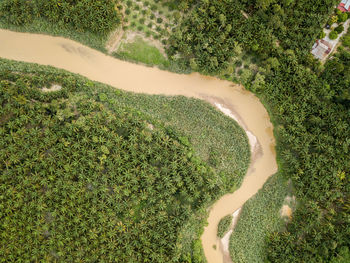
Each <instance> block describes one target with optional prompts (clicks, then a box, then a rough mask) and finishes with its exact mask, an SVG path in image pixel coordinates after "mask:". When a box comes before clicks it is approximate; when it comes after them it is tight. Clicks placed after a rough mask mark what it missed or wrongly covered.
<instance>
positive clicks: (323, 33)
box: [320, 31, 326, 39]
mask: <svg viewBox="0 0 350 263" xmlns="http://www.w3.org/2000/svg"><path fill="white" fill-rule="evenodd" d="M325 36H326V33H325V32H323V31H322V32H321V33H320V39H322V38H325Z"/></svg>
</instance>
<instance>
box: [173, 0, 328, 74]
mask: <svg viewBox="0 0 350 263" xmlns="http://www.w3.org/2000/svg"><path fill="white" fill-rule="evenodd" d="M254 2H255V4H254V3H252V2H251V1H247V0H224V1H200V2H199V3H198V4H197V5H195V6H194V7H193V8H192V9H191V11H190V14H188V15H187V16H186V17H185V18H184V20H183V21H182V23H181V24H180V25H179V26H178V27H177V28H176V29H175V32H174V34H172V35H171V36H170V38H169V44H170V47H169V49H168V53H169V57H170V58H172V59H174V60H180V62H179V63H184V64H185V65H187V66H189V65H190V61H191V60H192V61H193V62H195V64H196V65H197V67H198V70H199V71H201V72H204V73H210V74H213V73H215V74H218V73H221V72H222V71H224V70H226V69H227V67H229V66H230V65H231V62H232V59H234V58H235V57H236V56H237V54H236V52H235V48H236V47H237V46H241V47H243V49H244V50H245V51H246V52H250V53H252V54H254V55H255V56H258V57H259V58H261V59H268V58H269V57H276V56H280V55H281V54H282V53H283V52H284V50H288V49H292V50H294V52H295V53H296V55H297V56H298V58H300V59H301V60H305V61H308V57H309V49H310V47H311V46H312V44H313V43H314V41H315V39H316V38H317V36H319V34H320V32H321V28H320V24H323V23H324V22H325V20H326V19H327V18H328V15H329V13H330V11H333V4H334V3H335V0H327V1H316V0H315V1H312V2H310V1H307V0H303V1H281V2H278V1H265V0H257V1H254ZM241 11H244V13H245V14H246V15H244V14H243V13H242V12H241Z"/></svg>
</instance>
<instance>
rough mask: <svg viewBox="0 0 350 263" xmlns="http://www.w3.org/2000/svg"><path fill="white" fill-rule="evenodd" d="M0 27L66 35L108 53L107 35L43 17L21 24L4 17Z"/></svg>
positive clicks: (0, 20)
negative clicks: (48, 20)
mask: <svg viewBox="0 0 350 263" xmlns="http://www.w3.org/2000/svg"><path fill="white" fill-rule="evenodd" d="M0 28H3V29H8V30H12V31H18V32H28V33H38V34H47V35H52V36H60V37H65V38H69V39H72V40H74V41H77V42H80V43H82V44H84V45H86V46H89V47H91V48H94V49H97V50H99V51H101V52H104V53H106V49H105V42H106V41H107V36H101V35H97V34H94V33H91V32H78V31H77V30H74V28H72V27H70V26H69V25H66V26H65V27H63V26H62V25H59V24H54V23H49V22H47V21H46V20H45V19H42V18H36V19H34V20H33V22H32V23H30V24H26V25H21V26H16V25H13V24H8V23H6V22H5V21H4V19H0Z"/></svg>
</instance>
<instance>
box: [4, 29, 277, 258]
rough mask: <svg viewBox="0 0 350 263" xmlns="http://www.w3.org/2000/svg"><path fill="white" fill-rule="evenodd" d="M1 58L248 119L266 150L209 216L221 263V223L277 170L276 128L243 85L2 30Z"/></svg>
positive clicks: (207, 234) (207, 246)
mask: <svg viewBox="0 0 350 263" xmlns="http://www.w3.org/2000/svg"><path fill="white" fill-rule="evenodd" d="M0 38H1V39H2V45H1V47H0V56H1V57H4V58H8V59H13V60H19V61H25V62H32V63H39V64H43V65H51V66H55V67H58V68H61V69H65V70H68V71H71V72H73V73H78V74H81V75H83V76H86V77H88V78H90V79H92V80H96V81H99V82H102V83H106V84H109V85H111V86H114V87H117V88H121V89H123V90H127V91H132V92H137V93H146V94H163V95H171V96H174V95H183V96H187V97H192V98H199V99H203V100H207V101H209V102H213V100H215V102H217V103H220V104H221V105H225V108H227V109H229V110H230V111H231V112H235V113H237V115H238V116H239V118H240V119H242V120H243V122H244V125H245V127H246V130H247V131H249V132H250V133H251V134H253V135H254V136H255V137H256V138H257V141H258V143H259V145H260V146H261V155H260V156H259V157H257V158H256V160H254V162H251V165H250V167H249V170H248V173H247V175H246V176H245V178H244V180H243V183H242V184H241V187H240V188H239V189H238V190H237V191H235V192H234V193H233V194H227V195H225V196H223V197H222V198H221V199H220V200H219V201H218V202H216V203H215V204H214V205H213V206H212V208H211V210H210V213H209V218H208V226H207V227H206V228H205V231H204V234H203V235H202V244H203V249H204V252H205V255H206V257H207V260H208V262H209V263H211V262H213V263H214V262H215V263H219V262H222V254H221V253H220V251H219V250H215V249H214V248H213V246H214V245H216V244H218V239H217V236H216V227H217V224H218V222H219V220H220V219H221V218H222V217H223V216H225V215H227V214H230V213H233V212H234V211H235V210H237V209H238V208H239V207H241V206H242V205H243V204H244V203H245V202H246V201H247V200H248V199H249V198H250V197H251V196H253V195H254V194H255V193H256V192H257V191H258V190H259V189H260V188H261V187H262V186H263V184H264V182H265V181H266V180H267V179H268V178H269V176H271V175H272V174H274V173H275V172H276V171H277V164H276V159H275V156H276V153H275V149H274V147H275V139H274V137H273V126H272V124H271V122H270V119H269V116H268V113H267V111H266V109H265V108H264V106H263V105H262V104H261V103H260V101H259V99H258V98H257V97H256V96H255V95H253V94H252V93H250V92H248V91H246V90H244V88H243V87H242V86H238V85H234V84H233V83H231V82H228V81H223V80H219V79H216V78H213V77H207V76H202V75H200V74H190V75H179V74H174V73H170V72H166V71H161V70H159V69H156V68H147V67H144V66H140V65H135V64H131V63H128V62H125V61H120V60H117V59H115V58H112V57H108V56H106V55H104V54H102V53H100V52H98V51H96V50H93V49H90V48H87V47H85V46H83V45H81V44H78V43H76V42H74V41H71V40H67V39H64V38H60V37H50V36H44V35H36V34H26V33H15V32H10V31H7V30H0Z"/></svg>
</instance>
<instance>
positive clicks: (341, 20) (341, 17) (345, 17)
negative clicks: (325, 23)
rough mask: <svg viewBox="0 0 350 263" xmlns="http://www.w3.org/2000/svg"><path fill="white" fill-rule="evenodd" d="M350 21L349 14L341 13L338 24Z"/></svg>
mask: <svg viewBox="0 0 350 263" xmlns="http://www.w3.org/2000/svg"><path fill="white" fill-rule="evenodd" d="M346 20H348V14H347V13H341V14H340V15H338V22H345V21H346Z"/></svg>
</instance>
